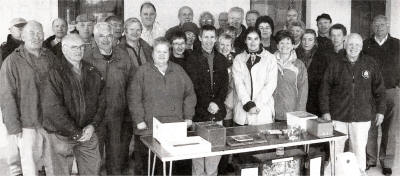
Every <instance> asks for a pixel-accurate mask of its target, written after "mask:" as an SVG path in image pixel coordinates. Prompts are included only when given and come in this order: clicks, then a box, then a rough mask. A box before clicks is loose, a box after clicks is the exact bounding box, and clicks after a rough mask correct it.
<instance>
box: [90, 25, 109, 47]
mask: <svg viewBox="0 0 400 176" xmlns="http://www.w3.org/2000/svg"><path fill="white" fill-rule="evenodd" d="M111 30H112V29H110V28H107V27H100V28H99V31H98V33H97V34H96V35H94V39H95V41H96V44H97V46H98V47H99V49H102V50H104V51H110V50H111V48H112V43H113V39H114V37H113V34H112V31H111Z"/></svg>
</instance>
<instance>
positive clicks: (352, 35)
mask: <svg viewBox="0 0 400 176" xmlns="http://www.w3.org/2000/svg"><path fill="white" fill-rule="evenodd" d="M354 37H355V38H358V39H360V40H361V44H363V38H362V36H361V35H360V34H358V33H350V34H349V35H348V36H347V37H346V39H345V40H344V46H347V44H348V42H349V39H350V38H354Z"/></svg>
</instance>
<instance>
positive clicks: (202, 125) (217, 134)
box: [196, 122, 226, 147]
mask: <svg viewBox="0 0 400 176" xmlns="http://www.w3.org/2000/svg"><path fill="white" fill-rule="evenodd" d="M196 133H197V135H198V136H201V137H202V138H204V139H205V140H207V141H209V142H210V143H211V145H212V147H221V146H225V144H226V129H225V127H224V126H222V125H219V124H217V123H215V122H198V123H196Z"/></svg>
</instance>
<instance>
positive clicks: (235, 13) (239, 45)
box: [228, 7, 246, 53]
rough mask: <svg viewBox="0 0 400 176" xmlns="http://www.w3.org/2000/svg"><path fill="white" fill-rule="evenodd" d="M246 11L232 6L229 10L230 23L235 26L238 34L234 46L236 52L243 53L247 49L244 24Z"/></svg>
mask: <svg viewBox="0 0 400 176" xmlns="http://www.w3.org/2000/svg"><path fill="white" fill-rule="evenodd" d="M243 19H244V11H243V9H242V8H240V7H232V8H231V9H229V12H228V23H229V25H230V26H233V27H235V29H236V36H235V42H234V44H233V47H235V52H236V53H241V52H243V51H244V50H245V49H246V44H245V43H244V40H245V35H244V31H245V30H246V27H244V26H243V24H242V23H243Z"/></svg>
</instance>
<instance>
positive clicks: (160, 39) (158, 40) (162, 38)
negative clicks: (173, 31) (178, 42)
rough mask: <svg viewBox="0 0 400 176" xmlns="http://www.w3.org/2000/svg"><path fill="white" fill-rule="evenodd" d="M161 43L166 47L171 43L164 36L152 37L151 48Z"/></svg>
mask: <svg viewBox="0 0 400 176" xmlns="http://www.w3.org/2000/svg"><path fill="white" fill-rule="evenodd" d="M162 44H164V45H166V46H167V47H168V48H171V44H170V43H169V41H168V40H167V38H165V37H158V38H156V39H154V44H153V48H156V47H157V46H158V45H162ZM153 51H154V50H153Z"/></svg>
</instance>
